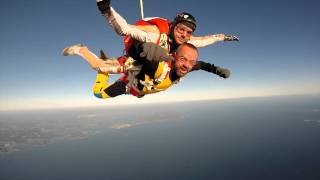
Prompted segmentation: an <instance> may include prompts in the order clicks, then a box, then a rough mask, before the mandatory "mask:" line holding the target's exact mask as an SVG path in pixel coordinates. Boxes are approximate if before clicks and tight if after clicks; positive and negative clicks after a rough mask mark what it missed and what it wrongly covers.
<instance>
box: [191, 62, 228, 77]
mask: <svg viewBox="0 0 320 180" xmlns="http://www.w3.org/2000/svg"><path fill="white" fill-rule="evenodd" d="M198 70H204V71H207V72H211V73H213V74H216V75H218V76H220V77H223V78H225V79H226V78H229V77H230V70H229V69H225V68H221V67H218V66H215V65H214V64H210V63H207V62H204V61H197V64H196V65H194V66H193V68H192V71H198Z"/></svg>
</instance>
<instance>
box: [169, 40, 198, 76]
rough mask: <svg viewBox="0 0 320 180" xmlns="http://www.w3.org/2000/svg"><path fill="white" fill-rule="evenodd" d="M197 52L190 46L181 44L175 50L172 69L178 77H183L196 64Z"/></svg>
mask: <svg viewBox="0 0 320 180" xmlns="http://www.w3.org/2000/svg"><path fill="white" fill-rule="evenodd" d="M197 59H198V50H197V49H196V48H195V47H194V46H193V45H191V44H182V45H180V47H179V48H178V49H177V52H176V55H175V61H174V64H173V68H174V70H175V72H176V73H177V75H178V76H179V77H183V76H185V75H186V74H187V73H189V72H190V71H191V70H192V67H193V66H194V65H195V64H196V63H197Z"/></svg>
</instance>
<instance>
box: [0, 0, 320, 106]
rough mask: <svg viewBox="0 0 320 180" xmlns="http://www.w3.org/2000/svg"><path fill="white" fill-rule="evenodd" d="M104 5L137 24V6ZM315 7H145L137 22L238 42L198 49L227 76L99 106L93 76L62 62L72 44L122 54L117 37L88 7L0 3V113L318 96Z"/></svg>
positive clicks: (266, 0) (265, 0) (181, 2)
mask: <svg viewBox="0 0 320 180" xmlns="http://www.w3.org/2000/svg"><path fill="white" fill-rule="evenodd" d="M112 6H113V7H114V9H115V10H116V11H117V12H119V14H121V15H122V16H123V17H124V18H125V19H126V20H127V22H128V23H132V24H133V23H134V22H135V21H137V20H139V19H140V18H141V17H140V8H139V0H118V1H116V0H113V1H112ZM319 6H320V2H318V1H316V0H291V1H289V0H277V1H276V0H243V1H238V0H224V1H215V0H202V1H195V0H190V1H185V0H173V1H172V0H170V1H169V0H161V1H157V0H144V14H145V17H154V16H158V17H164V18H168V19H173V18H174V17H175V15H176V14H177V13H179V12H182V11H185V12H189V13H191V14H192V15H194V16H195V17H196V19H197V23H198V26H197V30H196V32H195V33H194V35H195V36H202V35H209V34H220V33H224V34H234V35H238V36H239V37H240V42H219V43H217V44H214V45H211V46H207V47H204V48H200V57H199V59H200V60H203V61H207V62H210V63H213V64H215V65H217V66H220V67H225V68H228V69H230V70H231V77H230V78H229V79H222V78H220V77H218V76H216V75H213V74H210V73H207V72H201V71H197V72H193V73H191V74H188V75H187V77H185V78H184V80H183V81H182V82H181V83H179V84H177V85H175V86H174V87H171V88H170V89H168V90H167V91H165V92H160V93H158V94H152V95H147V96H145V97H144V98H140V99H137V98H135V97H132V96H130V95H123V96H121V97H117V98H113V99H107V100H101V99H97V98H95V97H94V96H93V94H92V91H91V88H92V85H93V83H94V80H95V75H96V72H95V71H94V70H92V69H91V68H90V67H89V66H88V65H87V64H86V62H85V61H84V60H82V59H81V58H80V57H76V56H74V57H64V56H62V55H61V51H62V49H63V48H64V47H66V46H70V45H73V44H76V43H82V44H85V45H86V46H87V47H88V48H89V49H91V50H92V51H93V52H95V53H98V52H99V50H100V49H104V51H105V52H107V54H108V55H109V56H112V57H118V56H119V55H121V54H122V52H123V43H122V38H121V37H119V36H118V35H116V33H115V32H114V31H113V30H112V28H111V27H110V26H109V25H108V24H107V23H106V21H105V19H104V17H102V16H101V15H100V12H99V11H98V9H97V7H96V3H95V1H94V0H87V1H72V0H55V1H43V0H30V1H24V0H16V1H5V2H2V3H1V6H0V22H1V31H0V32H1V33H0V42H1V43H0V84H1V88H0V111H1V110H2V111H5V110H21V109H38V108H59V107H60V108H65V107H77V106H100V105H101V106H108V105H110V106H114V105H122V104H127V103H129V104H144V103H153V102H167V101H183V100H201V99H225V98H239V97H255V96H274V95H293V94H320V80H319V77H320V71H319V69H320V61H319V57H320V56H319V55H320V45H319V42H320V36H319V32H320V23H319V17H320V11H319ZM118 77H119V76H114V77H112V78H110V81H114V80H116V79H117V78H118Z"/></svg>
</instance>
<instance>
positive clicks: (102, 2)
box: [96, 0, 111, 14]
mask: <svg viewBox="0 0 320 180" xmlns="http://www.w3.org/2000/svg"><path fill="white" fill-rule="evenodd" d="M96 1H97V6H98V8H99V10H100V12H101V14H106V13H107V12H108V11H109V10H110V1H111V0H96Z"/></svg>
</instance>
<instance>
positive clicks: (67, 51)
mask: <svg viewBox="0 0 320 180" xmlns="http://www.w3.org/2000/svg"><path fill="white" fill-rule="evenodd" d="M82 47H84V45H83V44H76V45H73V46H69V47H66V48H64V49H63V51H62V54H63V55H64V56H72V55H76V54H78V53H79V51H80V48H82Z"/></svg>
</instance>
